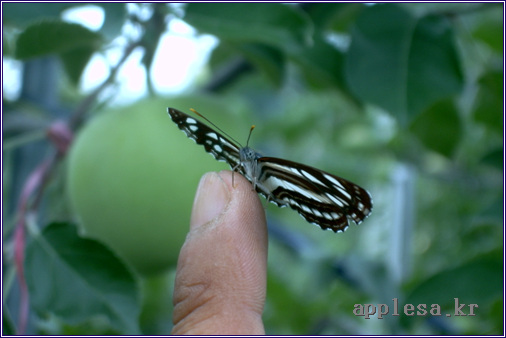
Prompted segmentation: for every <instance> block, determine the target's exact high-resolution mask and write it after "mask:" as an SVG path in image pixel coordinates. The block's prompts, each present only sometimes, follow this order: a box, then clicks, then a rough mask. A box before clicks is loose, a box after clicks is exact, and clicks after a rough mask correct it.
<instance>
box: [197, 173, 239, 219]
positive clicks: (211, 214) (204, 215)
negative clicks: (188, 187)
mask: <svg viewBox="0 0 506 338" xmlns="http://www.w3.org/2000/svg"><path fill="white" fill-rule="evenodd" d="M229 201H230V192H229V191H228V187H227V185H226V183H225V182H223V180H222V178H221V177H220V175H218V173H215V172H212V173H207V174H205V175H204V176H203V177H202V179H201V180H200V183H199V186H198V188H197V193H196V195H195V201H194V202H193V209H192V217H191V222H190V229H195V228H197V227H200V226H202V225H204V224H206V223H208V222H210V221H212V220H214V219H215V218H217V217H218V216H219V215H220V214H221V213H222V212H223V210H224V209H225V207H226V206H227V204H228V202H229Z"/></svg>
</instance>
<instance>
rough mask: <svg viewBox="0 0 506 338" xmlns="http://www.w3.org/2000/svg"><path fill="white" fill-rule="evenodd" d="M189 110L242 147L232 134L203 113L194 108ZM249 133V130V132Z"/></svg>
mask: <svg viewBox="0 0 506 338" xmlns="http://www.w3.org/2000/svg"><path fill="white" fill-rule="evenodd" d="M190 110H191V111H192V112H194V113H195V114H196V115H198V116H200V117H201V118H203V119H204V120H206V121H207V122H209V123H210V124H211V125H212V126H213V127H214V128H216V129H218V130H219V131H221V132H222V133H223V134H225V135H226V136H228V137H229V138H230V139H232V141H234V142H235V143H237V144H238V145H240V146H241V148H242V144H241V142H239V141H237V140H236V139H235V138H233V137H232V136H230V135H229V134H228V133H226V132H225V131H224V130H223V129H221V128H220V127H218V126H217V125H215V124H214V123H212V122H211V121H210V120H209V119H208V118H207V117H205V116H204V115H202V114H201V113H199V112H198V111H196V110H195V109H193V108H190ZM250 134H251V132H250ZM248 140H249V137H248Z"/></svg>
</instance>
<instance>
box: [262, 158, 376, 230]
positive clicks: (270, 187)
mask: <svg viewBox="0 0 506 338" xmlns="http://www.w3.org/2000/svg"><path fill="white" fill-rule="evenodd" d="M257 164H258V167H259V172H260V173H259V175H258V180H257V187H256V189H257V191H258V192H259V193H260V194H262V195H263V196H264V197H265V198H267V200H269V201H270V202H273V203H275V204H276V205H278V206H281V207H282V206H286V205H288V206H290V207H291V208H292V209H294V210H296V211H297V212H298V213H299V214H300V215H301V216H302V217H303V218H304V219H305V220H307V221H308V222H310V223H314V224H316V225H319V226H320V227H321V228H322V229H324V230H325V229H331V230H332V231H334V232H338V231H344V230H345V229H346V228H347V227H348V219H351V220H352V221H353V222H355V223H356V224H360V223H361V222H362V221H363V220H364V219H365V218H366V217H367V216H369V214H370V213H371V210H372V200H371V196H370V195H369V193H368V192H367V191H366V190H365V189H363V188H361V187H359V186H358V185H356V184H354V183H352V182H350V181H348V180H345V179H343V178H341V177H338V176H335V175H332V174H329V173H326V172H324V171H321V170H319V169H316V168H313V167H310V166H307V165H304V164H300V163H296V162H292V161H287V160H283V159H280V158H274V157H261V158H259V159H258V160H257Z"/></svg>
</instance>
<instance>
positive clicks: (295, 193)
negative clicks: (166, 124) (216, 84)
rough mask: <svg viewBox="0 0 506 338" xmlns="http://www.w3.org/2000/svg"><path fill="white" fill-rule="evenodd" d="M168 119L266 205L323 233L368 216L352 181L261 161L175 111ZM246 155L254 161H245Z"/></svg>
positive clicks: (367, 199)
mask: <svg viewBox="0 0 506 338" xmlns="http://www.w3.org/2000/svg"><path fill="white" fill-rule="evenodd" d="M169 115H170V117H171V118H172V120H173V121H174V122H175V123H176V124H177V125H178V127H179V129H181V130H182V131H184V132H185V134H186V135H187V136H188V137H189V138H191V139H193V140H194V141H195V142H196V143H197V144H201V145H203V146H204V147H205V149H206V151H207V152H208V153H210V154H212V155H213V156H214V157H215V158H216V159H217V160H218V161H225V162H227V163H228V164H229V165H230V167H231V168H232V169H233V170H237V171H239V172H240V173H241V174H242V175H244V176H245V177H246V178H247V179H248V180H249V181H250V182H252V184H253V185H254V188H255V189H256V191H257V192H258V193H260V194H261V195H263V196H264V197H265V198H266V199H267V200H268V201H270V202H272V203H275V204H276V205H278V206H280V207H283V206H289V207H291V208H292V209H294V210H296V211H297V212H298V213H299V214H300V215H301V216H302V217H303V218H304V219H305V220H307V221H308V222H310V223H314V224H317V225H319V226H320V227H321V228H322V229H331V230H332V231H334V232H338V231H343V230H345V229H346V228H347V227H348V220H349V219H351V220H352V221H353V222H355V223H357V224H359V223H361V222H362V221H363V220H364V219H365V218H366V217H367V216H369V214H370V213H371V210H372V201H371V196H370V195H369V193H368V192H367V191H366V190H365V189H363V188H361V187H359V186H358V185H356V184H354V183H351V182H350V181H347V180H345V179H343V178H341V177H337V176H334V175H332V174H329V173H326V172H324V171H321V170H319V169H316V168H313V167H310V166H307V165H304V164H300V163H296V162H291V161H287V160H283V159H280V158H274V157H262V156H261V155H259V154H258V153H256V152H254V151H253V150H252V149H251V148H248V147H245V148H240V147H239V146H238V145H236V144H235V143H234V142H232V141H230V140H229V139H228V138H226V137H225V136H223V135H221V134H220V133H218V132H216V131H215V130H213V129H211V128H210V127H208V126H207V125H205V124H203V123H201V122H200V121H198V120H197V119H195V118H193V117H191V116H189V115H186V114H185V113H182V112H180V111H178V110H176V109H173V108H169ZM244 154H252V156H247V158H245V157H244ZM241 155H242V156H243V157H242V159H241Z"/></svg>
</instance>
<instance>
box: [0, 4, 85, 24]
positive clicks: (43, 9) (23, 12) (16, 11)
mask: <svg viewBox="0 0 506 338" xmlns="http://www.w3.org/2000/svg"><path fill="white" fill-rule="evenodd" d="M76 6H82V5H81V4H76V3H64V2H53V3H36V2H31V3H26V2H25V3H22V2H18V3H15V2H10V3H9V2H6V3H3V4H2V15H3V19H4V23H8V24H12V25H16V26H18V27H25V26H27V25H29V24H32V23H33V22H34V21H37V20H42V19H46V20H47V19H60V16H61V12H62V11H64V10H65V9H67V8H71V7H76Z"/></svg>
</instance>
